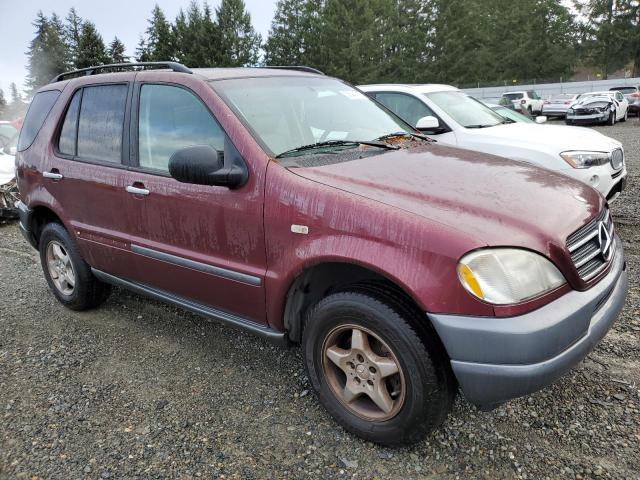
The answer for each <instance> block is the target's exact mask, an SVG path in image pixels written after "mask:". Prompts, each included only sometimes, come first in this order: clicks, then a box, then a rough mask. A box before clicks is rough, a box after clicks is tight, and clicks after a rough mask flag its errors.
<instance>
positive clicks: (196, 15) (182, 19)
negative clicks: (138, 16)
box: [172, 0, 219, 67]
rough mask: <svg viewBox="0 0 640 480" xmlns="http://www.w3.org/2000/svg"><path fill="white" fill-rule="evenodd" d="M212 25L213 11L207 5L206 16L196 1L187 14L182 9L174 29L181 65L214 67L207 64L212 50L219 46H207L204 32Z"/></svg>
mask: <svg viewBox="0 0 640 480" xmlns="http://www.w3.org/2000/svg"><path fill="white" fill-rule="evenodd" d="M212 24H213V20H212V19H211V11H210V9H209V7H208V5H207V4H205V12H204V14H203V12H202V10H200V6H199V5H198V3H197V2H196V1H195V0H192V1H191V3H190V4H189V8H188V9H187V13H186V14H185V13H184V11H183V10H182V9H180V12H179V13H178V16H177V17H176V21H175V23H174V25H173V27H172V34H173V38H174V41H175V47H176V57H177V59H178V61H179V62H180V63H183V64H185V65H187V66H190V67H208V66H213V65H212V64H210V63H208V62H207V58H208V57H210V56H211V54H210V52H211V51H212V50H215V49H218V48H219V44H217V43H214V44H210V45H206V44H205V41H204V39H205V33H204V32H205V31H206V30H208V29H210V28H211V25H212Z"/></svg>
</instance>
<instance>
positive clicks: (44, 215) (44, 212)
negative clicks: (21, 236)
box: [25, 205, 66, 248]
mask: <svg viewBox="0 0 640 480" xmlns="http://www.w3.org/2000/svg"><path fill="white" fill-rule="evenodd" d="M52 222H55V223H59V224H60V225H62V226H63V227H65V228H66V226H65V224H64V222H63V221H62V218H61V217H60V215H58V214H57V213H56V212H55V211H54V210H53V209H51V208H50V207H48V206H45V205H35V206H33V207H31V209H30V215H29V225H25V228H27V230H28V231H29V232H30V233H31V235H32V236H33V239H34V241H35V247H36V248H37V246H38V245H39V244H40V235H41V233H42V230H43V229H44V227H45V226H46V225H47V224H49V223H52Z"/></svg>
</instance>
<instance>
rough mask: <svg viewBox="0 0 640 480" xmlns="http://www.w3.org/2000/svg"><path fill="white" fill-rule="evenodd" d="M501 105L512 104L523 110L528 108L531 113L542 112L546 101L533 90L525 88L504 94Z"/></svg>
mask: <svg viewBox="0 0 640 480" xmlns="http://www.w3.org/2000/svg"><path fill="white" fill-rule="evenodd" d="M500 104H501V105H507V106H508V105H509V104H512V105H513V108H515V109H516V110H520V111H521V112H523V111H525V110H527V111H529V115H533V114H540V113H542V107H543V105H544V101H543V100H542V99H541V98H540V97H539V96H538V94H537V93H536V92H534V91H533V90H523V91H521V92H509V93H504V94H502V98H501V99H500Z"/></svg>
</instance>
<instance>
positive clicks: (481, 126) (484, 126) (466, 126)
mask: <svg viewBox="0 0 640 480" xmlns="http://www.w3.org/2000/svg"><path fill="white" fill-rule="evenodd" d="M502 123H504V122H500V123H491V124H489V125H483V124H479V125H465V126H464V128H489V127H495V126H496V125H501V124H502Z"/></svg>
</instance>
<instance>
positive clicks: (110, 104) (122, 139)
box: [43, 81, 133, 276]
mask: <svg viewBox="0 0 640 480" xmlns="http://www.w3.org/2000/svg"><path fill="white" fill-rule="evenodd" d="M132 88H133V84H132V82H126V81H125V82H119V83H113V84H95V85H91V84H89V85H84V86H81V87H80V88H78V89H76V90H75V91H73V92H72V93H71V96H70V97H69V99H68V104H67V107H66V111H65V114H64V115H63V116H62V120H61V122H60V124H59V125H58V130H57V131H58V134H57V135H56V136H54V142H53V143H54V144H53V151H54V155H53V157H51V160H50V161H49V162H48V163H47V165H46V167H45V168H44V171H43V177H44V179H43V184H44V185H45V188H46V189H47V190H48V191H49V192H50V193H51V195H52V196H53V198H54V199H55V200H56V202H57V203H58V204H59V205H60V208H61V209H62V211H63V213H64V216H65V217H66V221H67V223H68V226H70V227H71V229H72V230H73V232H72V233H73V234H74V236H75V238H76V240H77V242H78V244H79V246H80V249H81V251H82V254H83V256H84V258H85V259H86V260H87V261H88V263H89V264H90V265H91V266H93V267H95V268H97V269H99V270H103V271H106V272H109V273H112V274H115V275H121V276H129V275H130V274H131V265H132V264H131V255H132V254H131V252H130V250H129V241H128V237H129V233H130V232H129V228H128V224H127V221H128V220H127V217H126V215H125V209H126V202H127V200H128V199H127V195H126V192H125V191H124V185H123V174H124V172H126V164H127V156H128V148H127V137H128V129H127V128H125V124H126V121H125V119H126V110H127V104H128V102H130V94H131V92H132Z"/></svg>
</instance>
